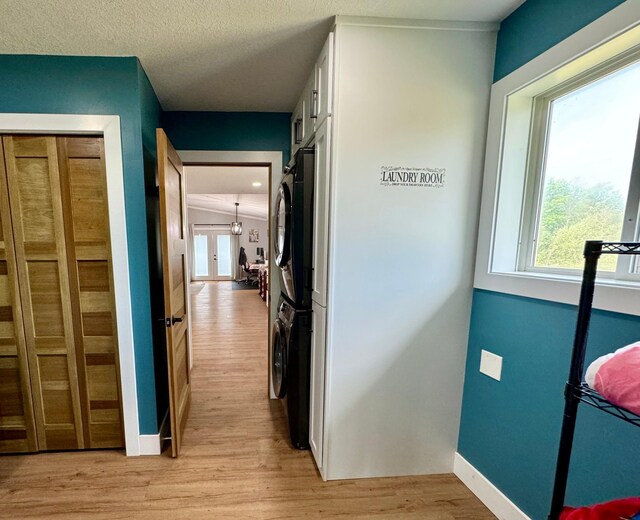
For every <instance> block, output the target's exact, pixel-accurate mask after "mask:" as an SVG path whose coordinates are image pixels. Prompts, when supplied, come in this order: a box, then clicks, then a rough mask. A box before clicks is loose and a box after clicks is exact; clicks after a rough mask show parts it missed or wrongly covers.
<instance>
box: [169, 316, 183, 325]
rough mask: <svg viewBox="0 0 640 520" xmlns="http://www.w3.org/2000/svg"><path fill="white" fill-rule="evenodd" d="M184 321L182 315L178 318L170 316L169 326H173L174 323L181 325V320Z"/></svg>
mask: <svg viewBox="0 0 640 520" xmlns="http://www.w3.org/2000/svg"><path fill="white" fill-rule="evenodd" d="M183 319H184V315H182V316H180V317H178V316H171V325H175V324H176V323H182V320H183Z"/></svg>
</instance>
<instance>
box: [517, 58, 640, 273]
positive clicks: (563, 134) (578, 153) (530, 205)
mask: <svg viewBox="0 0 640 520" xmlns="http://www.w3.org/2000/svg"><path fill="white" fill-rule="evenodd" d="M639 60H640V56H639V55H638V53H634V54H632V55H631V56H627V57H625V58H622V59H621V58H617V59H615V60H614V61H613V62H608V63H606V64H603V65H600V66H598V67H596V68H595V69H592V70H589V71H587V73H585V74H582V75H581V76H579V77H578V78H577V79H573V80H571V81H569V82H567V83H563V84H560V85H559V86H557V87H555V88H552V89H551V90H549V91H547V92H545V93H543V94H540V95H538V96H535V97H534V98H533V103H532V110H533V116H532V121H531V128H532V133H531V138H530V144H529V159H528V167H527V172H526V191H525V194H526V195H525V200H524V211H523V220H522V226H521V239H520V251H519V258H518V267H519V270H521V271H530V272H541V273H555V274H578V273H579V272H580V270H581V269H582V266H583V262H584V259H583V256H582V251H583V248H584V242H585V241H586V240H589V239H592V240H593V239H595V240H605V241H613V242H617V241H634V240H637V239H638V226H637V221H638V202H639V200H638V199H639V193H638V190H637V189H636V187H637V184H638V182H639V181H640V179H639V178H638V177H640V172H638V171H637V170H638V168H637V167H636V169H635V170H636V171H634V156H635V154H636V149H639V150H640V148H638V146H639V142H638V139H639V133H638V124H639V121H640V89H639V85H640V61H639ZM599 268H600V270H601V273H600V274H601V276H604V277H610V278H629V277H630V276H632V275H633V271H634V268H633V267H632V266H631V265H630V262H629V261H628V259H626V258H624V257H619V256H617V255H615V256H614V255H611V256H604V257H603V258H602V260H601V262H600V264H599Z"/></svg>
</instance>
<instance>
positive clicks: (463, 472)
mask: <svg viewBox="0 0 640 520" xmlns="http://www.w3.org/2000/svg"><path fill="white" fill-rule="evenodd" d="M453 472H454V473H455V475H456V477H458V478H459V479H460V480H462V482H463V483H464V485H465V486H467V487H468V488H469V489H470V490H471V492H472V493H473V494H474V495H475V496H477V497H478V498H479V499H480V501H481V502H482V503H483V504H484V505H485V506H487V507H488V508H489V510H490V511H491V512H492V513H493V514H494V515H496V516H497V517H498V519H499V520H531V519H530V518H529V517H528V516H527V515H525V514H524V513H523V512H522V511H521V510H520V509H518V506H516V505H515V504H514V503H513V502H511V500H509V498H507V496H506V495H505V494H504V493H502V491H500V490H499V489H498V488H497V487H495V486H494V485H493V484H492V483H491V482H490V481H489V480H488V479H487V478H486V477H485V476H484V475H483V474H482V473H480V472H479V471H478V470H477V469H476V468H474V467H473V466H472V465H471V464H469V462H467V461H466V460H465V459H464V457H463V456H462V455H460V454H459V453H456V455H455V459H454V462H453Z"/></svg>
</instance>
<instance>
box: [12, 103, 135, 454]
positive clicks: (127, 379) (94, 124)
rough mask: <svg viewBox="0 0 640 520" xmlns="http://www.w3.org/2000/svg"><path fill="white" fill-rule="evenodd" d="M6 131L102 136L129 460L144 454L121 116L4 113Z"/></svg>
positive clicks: (126, 443) (125, 434) (126, 444)
mask: <svg viewBox="0 0 640 520" xmlns="http://www.w3.org/2000/svg"><path fill="white" fill-rule="evenodd" d="M0 132H4V133H14V134H16V133H37V134H90V133H91V134H96V133H98V134H102V135H103V136H104V151H105V166H106V175H107V198H108V206H109V226H110V228H111V254H112V266H113V285H114V293H115V303H116V326H117V331H118V353H119V361H120V383H121V387H122V413H123V416H124V437H125V447H126V452H127V455H129V456H135V455H140V442H141V439H140V428H139V425H138V398H137V388H136V371H135V351H134V343H133V319H132V315H131V290H130V286H129V250H128V244H127V223H126V212H125V205H124V175H123V169H122V142H121V137H120V116H117V115H100V116H95V115H76V114H0Z"/></svg>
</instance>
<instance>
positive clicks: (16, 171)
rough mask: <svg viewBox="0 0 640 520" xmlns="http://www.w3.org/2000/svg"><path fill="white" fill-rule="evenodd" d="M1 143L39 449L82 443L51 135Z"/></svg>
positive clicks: (63, 241) (56, 160) (66, 275)
mask: <svg viewBox="0 0 640 520" xmlns="http://www.w3.org/2000/svg"><path fill="white" fill-rule="evenodd" d="M3 144H4V157H5V164H6V174H7V175H6V179H7V185H8V193H9V206H10V212H11V222H12V229H13V236H14V243H15V255H16V264H17V268H18V269H17V271H18V284H19V287H20V297H21V302H22V312H23V319H24V331H25V337H26V343H27V352H28V358H29V371H30V380H31V390H32V393H33V404H34V412H35V422H36V430H37V437H38V449H39V450H64V449H78V448H84V447H85V437H84V427H83V422H82V416H83V414H82V400H81V398H80V385H79V380H78V364H77V359H76V350H75V345H74V330H73V313H72V308H71V293H70V289H69V274H68V266H67V250H66V243H65V234H64V223H63V212H62V202H61V191H60V176H59V171H58V152H57V147H56V138H55V137H43V136H19V137H11V136H9V137H4V138H3ZM3 182H4V180H3Z"/></svg>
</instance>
